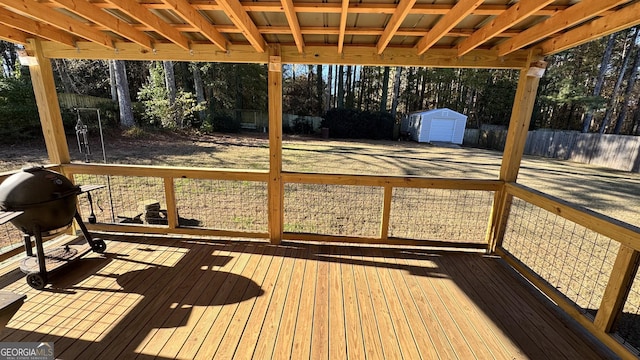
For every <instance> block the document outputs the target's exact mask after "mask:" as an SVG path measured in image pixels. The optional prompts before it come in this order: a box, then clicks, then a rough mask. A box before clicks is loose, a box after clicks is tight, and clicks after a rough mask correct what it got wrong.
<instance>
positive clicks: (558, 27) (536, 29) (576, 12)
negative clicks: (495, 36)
mask: <svg viewBox="0 0 640 360" xmlns="http://www.w3.org/2000/svg"><path fill="white" fill-rule="evenodd" d="M626 2H628V0H583V1H580V2H578V3H576V4H575V5H573V6H571V7H569V8H567V9H566V10H564V11H562V12H559V13H557V14H555V15H554V16H552V17H550V18H548V19H546V20H544V21H543V22H541V23H538V24H536V25H534V26H532V27H530V28H528V29H526V30H524V31H523V32H521V33H520V35H518V36H514V37H512V38H511V39H509V40H506V41H504V42H503V43H501V44H499V45H497V46H496V49H497V50H498V54H500V55H501V56H502V55H507V54H509V53H510V52H512V51H515V50H518V49H522V48H523V47H525V46H527V45H530V44H532V43H534V42H537V41H540V40H541V39H544V38H546V37H548V36H549V35H552V34H555V33H557V32H559V31H562V30H564V29H567V28H569V27H572V26H574V25H576V24H579V23H581V22H583V21H585V20H588V19H590V18H592V17H594V16H597V15H598V14H600V13H602V12H604V11H607V10H609V9H611V8H613V7H615V6H617V5H620V4H623V3H626ZM623 11H628V10H623ZM629 13H630V14H633V15H635V13H633V12H631V11H629Z"/></svg>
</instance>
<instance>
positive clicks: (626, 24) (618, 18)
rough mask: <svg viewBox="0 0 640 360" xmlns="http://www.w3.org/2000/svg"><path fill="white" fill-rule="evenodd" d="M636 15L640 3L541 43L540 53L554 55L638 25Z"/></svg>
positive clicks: (639, 11) (639, 19)
mask: <svg viewBox="0 0 640 360" xmlns="http://www.w3.org/2000/svg"><path fill="white" fill-rule="evenodd" d="M638 14H640V2H636V3H635V4H632V5H630V6H629V7H626V8H624V9H622V10H618V11H616V12H615V13H612V14H609V15H607V16H603V17H602V18H599V19H596V20H594V21H592V22H590V23H589V24H587V25H584V26H581V27H579V28H575V29H573V30H570V31H568V32H566V33H564V34H562V35H560V36H558V37H555V38H553V39H551V40H547V41H545V42H543V43H542V44H541V48H542V52H543V54H544V55H548V54H554V53H557V52H560V51H563V50H566V49H570V48H572V47H575V46H578V45H582V44H584V43H586V42H589V41H591V40H594V39H597V38H599V37H603V36H607V35H609V34H613V33H614V32H617V31H620V30H624V29H627V28H630V27H633V26H636V25H640V17H639V16H638Z"/></svg>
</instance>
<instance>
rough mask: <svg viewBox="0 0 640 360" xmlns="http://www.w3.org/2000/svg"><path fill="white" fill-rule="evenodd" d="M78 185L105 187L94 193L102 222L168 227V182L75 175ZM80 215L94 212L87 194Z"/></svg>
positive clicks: (95, 207) (83, 216) (83, 199)
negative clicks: (166, 196) (166, 198)
mask: <svg viewBox="0 0 640 360" xmlns="http://www.w3.org/2000/svg"><path fill="white" fill-rule="evenodd" d="M73 179H74V182H75V184H77V185H105V187H103V188H101V189H98V190H94V191H91V197H92V199H93V212H94V214H95V216H96V220H97V222H99V223H124V224H145V223H146V224H152V225H166V224H167V219H166V201H165V196H164V182H163V180H162V179H160V178H153V177H139V176H105V175H85V174H76V175H74V178H73ZM78 203H79V209H80V214H81V215H82V218H83V220H85V221H86V220H87V218H88V216H89V214H90V213H91V209H90V204H89V201H88V196H87V194H81V195H79V196H78Z"/></svg>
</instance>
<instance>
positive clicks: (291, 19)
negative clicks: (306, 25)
mask: <svg viewBox="0 0 640 360" xmlns="http://www.w3.org/2000/svg"><path fill="white" fill-rule="evenodd" d="M282 8H283V10H284V15H285V16H286V17H287V22H288V23H289V27H290V28H291V34H292V35H293V40H294V41H295V42H296V47H297V48H298V51H299V52H300V53H301V54H302V53H303V52H304V39H303V38H302V31H300V22H299V21H298V15H296V9H295V8H294V5H293V1H292V0H282Z"/></svg>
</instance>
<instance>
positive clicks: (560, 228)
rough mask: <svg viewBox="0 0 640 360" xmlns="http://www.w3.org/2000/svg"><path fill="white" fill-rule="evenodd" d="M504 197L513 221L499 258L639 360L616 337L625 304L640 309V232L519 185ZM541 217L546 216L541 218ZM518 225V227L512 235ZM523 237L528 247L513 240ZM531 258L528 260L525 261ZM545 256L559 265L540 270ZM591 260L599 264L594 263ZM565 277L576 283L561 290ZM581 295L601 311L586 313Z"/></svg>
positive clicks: (550, 263) (598, 334)
mask: <svg viewBox="0 0 640 360" xmlns="http://www.w3.org/2000/svg"><path fill="white" fill-rule="evenodd" d="M505 192H506V194H508V196H506V197H505V198H504V201H505V202H506V203H507V206H506V208H510V212H509V215H508V219H509V220H508V224H507V225H506V229H507V230H506V232H505V235H504V240H503V241H502V242H501V243H499V244H498V246H497V248H496V253H497V254H499V255H500V256H502V257H503V258H504V259H505V260H506V261H507V262H508V263H509V264H510V265H511V266H513V267H514V268H515V269H516V270H518V271H519V272H520V273H521V274H523V275H524V276H525V277H526V278H527V279H528V280H529V281H531V282H532V283H533V284H534V285H535V286H536V287H538V288H539V289H540V290H542V291H543V292H544V293H545V294H546V295H547V296H548V297H549V298H550V299H552V300H553V301H554V302H555V303H557V304H558V306H559V307H560V308H562V309H563V310H564V311H565V312H566V313H567V314H569V315H570V316H571V317H572V318H574V319H575V320H576V321H577V322H578V323H580V324H581V325H582V326H584V327H585V328H586V329H587V330H588V331H589V332H591V333H592V334H593V335H595V336H596V337H597V338H599V339H600V340H601V341H603V342H604V343H605V344H606V345H607V346H609V347H610V348H611V349H613V350H614V351H615V352H616V353H617V354H618V355H620V356H622V357H623V358H636V353H635V352H634V351H633V350H630V348H629V346H627V345H625V344H622V343H621V342H620V341H619V340H618V338H619V334H615V335H614V334H613V333H614V332H615V330H614V324H615V322H616V319H618V318H619V317H620V316H621V315H622V312H623V307H624V306H625V303H626V304H627V307H630V308H634V309H640V296H638V295H640V294H637V293H634V294H633V296H629V294H630V290H631V288H632V286H633V285H634V282H638V281H640V279H638V277H637V276H636V275H637V269H638V260H639V256H638V254H639V251H640V228H638V227H636V226H633V225H630V224H626V223H624V222H621V221H618V220H616V219H613V218H610V217H608V216H605V215H602V214H599V213H596V212H593V211H591V210H588V209H584V208H581V207H578V206H575V205H572V204H570V203H568V202H566V201H563V200H561V199H558V198H555V197H552V196H550V195H546V194H543V193H541V192H539V191H536V190H533V189H529V188H527V187H524V186H521V185H517V184H513V183H509V184H505ZM518 199H519V200H518ZM515 201H522V202H523V203H525V204H527V206H529V207H530V208H532V210H527V208H526V207H518V208H516V207H514V206H513V205H514V204H515ZM539 212H542V213H544V215H538V214H539ZM526 217H531V219H527V218H526ZM551 217H552V218H551ZM556 219H558V220H556ZM560 222H562V223H560ZM516 223H518V224H519V225H514V226H512V229H509V227H510V225H512V224H516ZM545 226H546V227H547V228H545ZM519 236H523V237H524V238H525V239H526V241H524V242H523V243H517V240H516V239H515V238H517V237H519ZM559 237H561V238H559ZM522 244H526V245H522ZM536 247H537V248H536ZM511 248H514V249H513V250H512V249H511ZM516 248H517V249H516ZM523 251H524V252H523ZM527 252H528V253H529V255H522V254H524V253H527ZM564 252H566V253H567V254H565V253H564ZM514 253H519V254H521V255H520V256H517V255H514ZM545 256H546V257H547V258H552V257H555V258H556V260H553V261H550V260H549V259H546V260H544V261H546V262H545V263H544V264H541V263H540V261H541V260H540V258H543V257H545ZM591 257H597V258H595V259H591V260H590V258H591ZM572 262H574V263H572ZM536 263H540V264H536ZM576 263H579V264H576ZM561 267H568V268H569V267H570V268H572V272H571V274H566V273H562V270H561V269H560V268H561ZM532 268H537V271H536V270H534V269H532ZM554 272H559V273H560V274H554ZM542 273H544V274H542ZM594 273H595V275H593V274H594ZM592 275H593V276H592ZM563 276H564V277H567V276H569V277H570V276H575V279H564V281H563V284H561V285H562V286H559V285H558V284H557V282H558V281H561V280H560V277H563ZM586 278H588V279H587V280H585V279H586ZM596 278H597V279H596ZM585 281H587V282H589V284H588V285H589V286H576V287H580V289H577V290H576V289H571V287H572V286H571V284H572V283H573V284H576V283H577V282H585ZM598 283H600V284H598ZM580 285H582V284H580ZM636 285H637V284H636ZM580 292H585V293H589V294H588V296H589V298H590V300H591V302H592V303H595V306H593V305H591V306H593V307H597V308H596V309H586V308H588V307H591V306H585V305H582V304H579V303H580V302H581V301H582V299H584V297H585V294H580ZM594 313H595V315H594ZM623 342H628V341H626V340H625V339H623ZM632 345H635V346H637V345H638V344H637V343H636V344H632Z"/></svg>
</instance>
